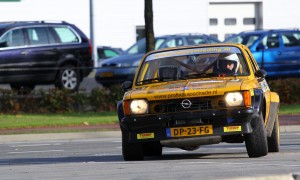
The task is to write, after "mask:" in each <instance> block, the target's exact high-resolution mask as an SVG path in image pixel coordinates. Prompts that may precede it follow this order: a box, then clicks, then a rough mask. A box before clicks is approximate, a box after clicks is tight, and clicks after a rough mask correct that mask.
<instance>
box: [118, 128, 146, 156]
mask: <svg viewBox="0 0 300 180" xmlns="http://www.w3.org/2000/svg"><path fill="white" fill-rule="evenodd" d="M122 154H123V159H124V160H125V161H140V160H144V154H143V146H142V143H129V142H128V134H127V133H125V132H122Z"/></svg>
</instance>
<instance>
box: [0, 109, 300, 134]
mask: <svg viewBox="0 0 300 180" xmlns="http://www.w3.org/2000/svg"><path fill="white" fill-rule="evenodd" d="M279 114H280V115H293V114H298V115H299V114H300V104H295V105H281V106H280V110H279ZM116 123H118V117H117V112H116V111H113V112H98V113H92V112H88V113H65V114H17V115H12V114H1V115H0V131H1V129H16V128H38V127H67V126H81V125H86V126H88V125H100V124H116Z"/></svg>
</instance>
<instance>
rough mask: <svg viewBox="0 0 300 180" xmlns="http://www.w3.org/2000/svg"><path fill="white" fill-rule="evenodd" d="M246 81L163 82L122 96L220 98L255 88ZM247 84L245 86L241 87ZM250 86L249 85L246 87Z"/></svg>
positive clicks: (198, 80)
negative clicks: (231, 92)
mask: <svg viewBox="0 0 300 180" xmlns="http://www.w3.org/2000/svg"><path fill="white" fill-rule="evenodd" d="M245 81H248V80H247V79H234V78H233V79H205V80H203V79H201V80H200V79H196V80H181V81H177V82H165V83H158V84H151V85H149V86H142V87H137V88H135V89H133V90H131V91H129V92H127V93H126V94H125V96H124V100H125V99H141V98H142V99H148V100H163V99H179V98H192V97H202V96H219V95H220V96H221V95H224V93H225V92H229V91H240V90H246V89H250V88H251V87H253V86H255V84H253V85H251V82H249V81H248V82H247V83H244V82H245ZM243 84H247V86H245V85H244V86H243ZM248 84H250V85H248Z"/></svg>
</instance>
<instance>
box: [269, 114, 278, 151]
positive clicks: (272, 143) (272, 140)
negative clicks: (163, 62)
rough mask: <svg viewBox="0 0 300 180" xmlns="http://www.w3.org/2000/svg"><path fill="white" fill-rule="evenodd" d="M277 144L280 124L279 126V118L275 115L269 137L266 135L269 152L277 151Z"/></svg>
mask: <svg viewBox="0 0 300 180" xmlns="http://www.w3.org/2000/svg"><path fill="white" fill-rule="evenodd" d="M279 146H280V126H279V120H278V115H277V117H276V119H275V122H274V127H273V130H272V134H271V137H268V148H269V152H279Z"/></svg>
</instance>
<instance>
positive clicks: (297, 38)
mask: <svg viewBox="0 0 300 180" xmlns="http://www.w3.org/2000/svg"><path fill="white" fill-rule="evenodd" d="M282 40H283V45H284V46H285V47H292V46H300V33H297V32H283V33H282Z"/></svg>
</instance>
